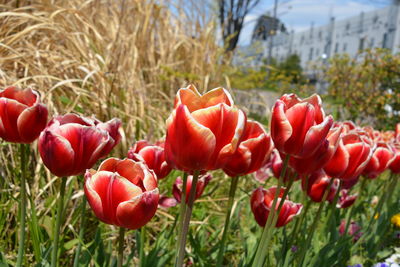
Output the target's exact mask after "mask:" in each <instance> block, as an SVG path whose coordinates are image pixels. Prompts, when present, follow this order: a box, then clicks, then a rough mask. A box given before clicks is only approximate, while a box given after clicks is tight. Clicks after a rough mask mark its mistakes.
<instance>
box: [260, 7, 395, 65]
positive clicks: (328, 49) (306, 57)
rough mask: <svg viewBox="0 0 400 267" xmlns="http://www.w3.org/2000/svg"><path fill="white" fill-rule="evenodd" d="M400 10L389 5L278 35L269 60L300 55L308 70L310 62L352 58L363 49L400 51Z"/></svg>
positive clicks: (266, 52) (265, 44) (275, 37)
mask: <svg viewBox="0 0 400 267" xmlns="http://www.w3.org/2000/svg"><path fill="white" fill-rule="evenodd" d="M399 13H400V8H399V5H391V6H388V7H385V8H382V9H377V10H374V11H371V12H367V13H363V12H362V13H360V15H358V16H354V17H350V18H347V19H343V20H339V21H336V20H335V19H334V18H331V20H330V23H328V24H327V25H323V26H319V27H314V26H311V27H310V29H308V30H306V31H302V32H293V31H292V32H289V33H279V34H277V35H275V36H274V37H273V47H272V57H274V58H275V59H277V60H278V61H282V60H284V59H285V58H286V57H288V56H289V55H291V54H297V55H299V57H300V59H301V65H302V67H303V68H304V69H305V70H306V71H307V69H309V66H310V63H312V62H315V61H318V60H320V61H324V60H327V59H329V58H330V57H332V56H334V55H335V54H340V53H347V54H349V55H350V56H351V57H354V56H356V55H357V54H358V52H359V51H360V50H363V49H366V48H376V47H381V48H387V49H390V50H392V52H393V53H397V52H400V15H399ZM268 45H269V42H268V41H266V42H264V45H263V47H265V49H264V51H263V54H264V56H266V55H267V54H268Z"/></svg>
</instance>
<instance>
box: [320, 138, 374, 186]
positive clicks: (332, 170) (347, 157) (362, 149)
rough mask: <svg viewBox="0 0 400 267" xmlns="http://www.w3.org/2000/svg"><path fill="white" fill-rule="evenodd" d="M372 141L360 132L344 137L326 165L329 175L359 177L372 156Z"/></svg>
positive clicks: (347, 177) (325, 169)
mask: <svg viewBox="0 0 400 267" xmlns="http://www.w3.org/2000/svg"><path fill="white" fill-rule="evenodd" d="M371 151H372V142H371V140H370V139H369V138H368V137H367V136H366V135H363V134H360V133H359V132H354V131H352V132H350V133H348V134H346V135H344V136H343V137H342V139H341V140H340V141H339V146H338V148H337V150H336V152H335V154H334V155H333V157H332V158H331V160H330V161H329V162H328V164H326V165H325V167H324V171H325V172H326V174H327V175H329V176H331V177H335V178H339V179H343V180H352V179H355V178H357V177H358V176H359V175H360V174H361V172H362V171H363V170H364V169H365V167H366V166H367V163H368V161H369V160H370V158H371Z"/></svg>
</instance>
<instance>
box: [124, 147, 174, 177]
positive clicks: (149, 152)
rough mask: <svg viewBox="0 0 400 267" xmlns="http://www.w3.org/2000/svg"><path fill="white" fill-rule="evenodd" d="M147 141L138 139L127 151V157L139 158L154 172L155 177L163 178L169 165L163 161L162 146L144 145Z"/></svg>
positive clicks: (167, 172)
mask: <svg viewBox="0 0 400 267" xmlns="http://www.w3.org/2000/svg"><path fill="white" fill-rule="evenodd" d="M145 142H147V141H138V142H137V143H139V144H137V143H136V144H135V145H134V146H133V147H132V148H131V149H130V150H129V151H128V158H130V159H133V160H140V161H143V162H145V163H146V164H147V166H148V167H149V168H150V169H151V170H153V171H154V172H155V174H156V175H157V179H163V178H165V177H166V176H167V175H168V174H169V173H170V172H171V170H172V169H171V167H170V166H169V165H168V163H167V162H166V161H165V154H164V147H163V146H158V145H150V144H148V145H144V144H145Z"/></svg>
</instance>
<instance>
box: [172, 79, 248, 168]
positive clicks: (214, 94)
mask: <svg viewBox="0 0 400 267" xmlns="http://www.w3.org/2000/svg"><path fill="white" fill-rule="evenodd" d="M245 124H246V116H245V114H244V113H243V112H242V111H241V110H239V109H237V108H235V107H233V106H232V101H231V100H230V96H229V94H228V93H227V92H226V91H225V90H224V89H214V90H212V91H210V92H208V93H207V94H205V95H203V96H200V94H199V93H198V92H197V90H196V89H195V88H194V87H192V86H189V87H188V88H184V89H180V90H179V91H178V94H177V98H176V108H175V109H174V111H173V112H172V114H171V115H170V117H169V118H168V120H167V137H166V140H165V156H166V161H167V162H168V164H170V165H171V166H172V167H174V168H177V169H180V170H183V171H189V172H190V171H196V170H197V171H200V170H214V169H219V168H222V167H223V166H224V165H225V163H226V160H227V158H228V157H229V156H231V155H232V154H233V153H234V152H235V151H236V148H237V146H238V144H239V141H240V138H241V135H242V132H243V130H244V127H245Z"/></svg>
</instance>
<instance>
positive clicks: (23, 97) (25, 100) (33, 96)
mask: <svg viewBox="0 0 400 267" xmlns="http://www.w3.org/2000/svg"><path fill="white" fill-rule="evenodd" d="M0 97H5V98H9V99H14V100H16V101H18V102H19V103H21V104H24V105H27V106H28V107H31V106H33V105H34V104H35V103H37V101H38V100H39V94H38V93H37V92H35V91H33V90H32V89H30V88H26V89H24V90H21V89H18V88H17V87H15V86H10V87H7V88H6V89H4V90H3V91H1V92H0Z"/></svg>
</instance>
